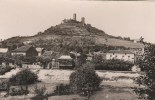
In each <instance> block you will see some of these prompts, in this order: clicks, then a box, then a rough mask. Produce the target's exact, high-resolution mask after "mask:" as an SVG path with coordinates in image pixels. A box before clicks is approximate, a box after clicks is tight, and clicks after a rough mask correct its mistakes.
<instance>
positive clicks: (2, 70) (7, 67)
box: [0, 66, 13, 75]
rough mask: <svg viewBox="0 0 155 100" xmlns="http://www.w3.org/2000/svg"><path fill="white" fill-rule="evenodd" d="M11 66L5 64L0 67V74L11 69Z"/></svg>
mask: <svg viewBox="0 0 155 100" xmlns="http://www.w3.org/2000/svg"><path fill="white" fill-rule="evenodd" d="M12 69H13V68H12V67H10V66H6V67H0V75H3V74H5V73H6V72H9V71H11V70H12Z"/></svg>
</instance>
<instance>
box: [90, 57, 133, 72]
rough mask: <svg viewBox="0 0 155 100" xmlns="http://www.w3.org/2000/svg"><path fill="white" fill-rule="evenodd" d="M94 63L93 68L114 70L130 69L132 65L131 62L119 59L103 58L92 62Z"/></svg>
mask: <svg viewBox="0 0 155 100" xmlns="http://www.w3.org/2000/svg"><path fill="white" fill-rule="evenodd" d="M92 63H94V64H95V70H115V71H130V70H131V68H132V66H133V65H134V64H133V63H131V62H127V61H121V60H115V59H112V60H105V61H103V62H98V63H95V62H92Z"/></svg>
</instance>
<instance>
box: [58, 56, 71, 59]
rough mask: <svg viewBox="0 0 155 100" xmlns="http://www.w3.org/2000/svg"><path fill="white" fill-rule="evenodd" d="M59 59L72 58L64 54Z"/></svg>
mask: <svg viewBox="0 0 155 100" xmlns="http://www.w3.org/2000/svg"><path fill="white" fill-rule="evenodd" d="M59 59H67V60H71V59H72V58H71V57H70V56H69V55H63V56H61V57H60V58H59Z"/></svg>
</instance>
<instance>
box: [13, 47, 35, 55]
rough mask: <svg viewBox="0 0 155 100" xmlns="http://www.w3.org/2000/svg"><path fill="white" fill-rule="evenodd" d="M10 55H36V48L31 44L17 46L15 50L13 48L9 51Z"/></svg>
mask: <svg viewBox="0 0 155 100" xmlns="http://www.w3.org/2000/svg"><path fill="white" fill-rule="evenodd" d="M11 55H12V56H13V55H23V56H26V57H36V56H38V52H37V50H36V49H35V48H34V47H33V46H31V45H27V46H22V47H19V48H17V49H15V50H13V51H12V52H11Z"/></svg>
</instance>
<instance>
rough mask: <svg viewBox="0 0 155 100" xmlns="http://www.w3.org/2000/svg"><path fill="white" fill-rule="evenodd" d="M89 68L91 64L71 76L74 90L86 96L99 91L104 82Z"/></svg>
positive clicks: (85, 65)
mask: <svg viewBox="0 0 155 100" xmlns="http://www.w3.org/2000/svg"><path fill="white" fill-rule="evenodd" d="M89 66H90V65H89V63H86V64H84V65H83V67H81V68H79V69H77V70H76V71H75V72H73V73H72V74H71V75H70V85H71V86H72V90H73V91H75V92H77V93H78V94H83V95H84V96H87V95H89V94H90V93H92V92H94V91H96V90H98V89H99V85H100V83H101V81H102V80H101V78H100V77H99V76H98V75H97V74H96V73H95V71H94V70H93V68H92V67H89Z"/></svg>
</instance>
